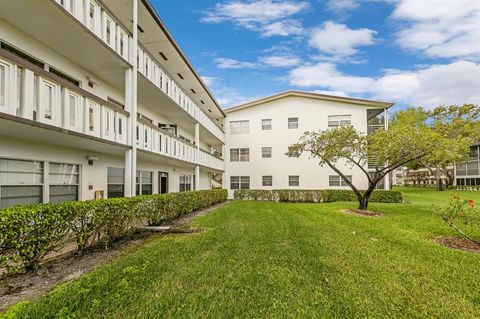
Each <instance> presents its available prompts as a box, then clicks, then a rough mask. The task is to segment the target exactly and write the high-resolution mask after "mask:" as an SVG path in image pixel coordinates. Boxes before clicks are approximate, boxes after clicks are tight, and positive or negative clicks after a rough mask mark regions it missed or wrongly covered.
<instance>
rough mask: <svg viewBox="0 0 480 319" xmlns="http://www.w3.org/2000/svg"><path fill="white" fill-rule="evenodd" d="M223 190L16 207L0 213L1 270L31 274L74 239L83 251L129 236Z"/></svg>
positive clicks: (211, 200) (222, 196)
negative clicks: (47, 258)
mask: <svg viewBox="0 0 480 319" xmlns="http://www.w3.org/2000/svg"><path fill="white" fill-rule="evenodd" d="M226 199H227V191H226V190H223V189H213V190H202V191H192V192H182V193H169V194H161V195H144V196H136V197H133V198H112V199H104V200H90V201H77V202H65V203H61V204H40V205H29V206H15V207H11V208H7V209H3V210H0V268H3V269H6V270H7V272H10V273H12V272H18V271H20V270H22V269H27V270H31V269H34V268H36V267H37V265H38V263H39V261H40V260H41V259H42V258H43V257H44V256H45V255H47V254H49V253H51V252H53V251H55V250H57V249H59V248H62V247H63V246H64V245H65V243H66V242H69V241H72V240H74V241H75V242H76V243H77V249H78V251H79V252H81V253H83V252H85V250H86V249H88V248H89V247H92V246H95V245H105V247H107V246H108V245H109V244H111V243H112V242H114V241H116V240H118V239H119V238H121V237H123V236H126V235H128V234H130V233H131V232H133V230H134V228H135V226H138V225H142V224H146V223H148V224H151V225H160V224H164V223H166V222H168V221H171V220H172V219H174V218H176V217H178V216H181V215H183V214H187V213H190V212H193V211H195V210H198V209H201V208H205V207H207V206H210V205H212V204H215V203H218V202H222V201H225V200H226Z"/></svg>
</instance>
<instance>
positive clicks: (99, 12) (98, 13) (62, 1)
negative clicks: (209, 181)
mask: <svg viewBox="0 0 480 319" xmlns="http://www.w3.org/2000/svg"><path fill="white" fill-rule="evenodd" d="M55 1H56V2H57V3H58V4H59V5H61V6H62V7H63V8H64V9H65V11H66V12H68V13H69V14H71V15H72V16H73V17H74V18H75V19H77V20H78V21H80V22H81V23H82V24H83V25H84V26H85V27H87V28H88V29H89V30H90V31H91V32H93V33H94V34H95V35H96V36H97V37H98V38H99V39H101V40H102V41H103V42H104V43H105V44H107V45H108V46H109V47H110V48H112V49H113V50H114V51H115V52H117V53H118V54H119V55H120V56H121V57H122V58H123V59H125V60H126V61H128V62H130V63H132V62H133V61H131V59H130V57H129V52H130V50H129V48H130V47H131V43H132V37H131V36H130V34H129V33H128V32H127V31H126V28H125V27H124V26H123V25H122V24H121V23H120V22H118V21H117V20H116V19H115V18H114V16H113V14H112V13H111V12H110V11H109V10H108V9H107V8H104V7H103V6H101V5H100V4H99V3H98V2H96V1H95V0H55ZM138 71H139V72H140V73H141V74H143V75H144V76H145V77H146V78H147V79H149V80H150V81H151V82H152V83H154V84H155V85H156V86H157V87H158V88H159V89H160V90H162V91H163V92H164V93H165V94H166V95H168V96H169V97H170V98H171V99H172V100H173V101H175V103H176V104H178V105H179V106H180V107H181V108H183V109H184V110H185V111H187V113H188V114H190V115H191V116H192V117H193V118H194V119H195V120H196V121H197V122H199V123H200V124H201V125H202V126H203V127H205V128H206V129H207V130H208V131H209V132H211V133H212V134H213V135H214V136H215V137H217V138H218V139H219V140H220V141H222V142H224V138H225V137H224V133H223V131H222V130H221V129H220V128H219V127H218V126H217V125H216V124H215V123H214V122H213V120H212V119H211V118H210V117H209V116H207V115H206V114H205V113H204V111H203V110H202V109H201V108H200V107H199V106H198V105H196V104H195V103H194V102H193V101H192V100H191V99H190V98H189V97H188V95H187V94H185V93H184V92H183V91H182V89H181V88H180V87H179V86H178V85H177V84H176V83H175V81H174V80H172V79H171V78H170V77H169V76H168V75H167V73H166V72H165V71H164V70H163V69H162V67H161V66H160V65H158V63H156V62H155V60H154V59H153V58H152V57H151V56H150V54H148V53H147V52H146V51H145V50H143V49H142V48H139V49H138Z"/></svg>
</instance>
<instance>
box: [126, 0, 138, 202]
mask: <svg viewBox="0 0 480 319" xmlns="http://www.w3.org/2000/svg"><path fill="white" fill-rule="evenodd" d="M132 21H133V22H132V30H133V39H132V42H131V45H130V56H131V57H132V59H131V63H132V67H131V68H129V69H127V70H126V71H125V108H126V110H127V111H128V112H129V113H130V117H129V118H128V120H127V123H128V124H127V126H128V130H127V144H128V145H129V146H130V149H129V150H126V151H125V196H126V197H132V196H135V189H136V174H137V143H136V131H137V58H136V57H137V46H138V33H137V24H138V0H133V7H132Z"/></svg>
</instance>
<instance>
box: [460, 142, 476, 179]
mask: <svg viewBox="0 0 480 319" xmlns="http://www.w3.org/2000/svg"><path fill="white" fill-rule="evenodd" d="M454 169H455V180H454V185H457V186H480V143H478V144H475V145H472V146H471V147H470V154H469V159H468V161H466V162H460V163H456V164H455V165H454Z"/></svg>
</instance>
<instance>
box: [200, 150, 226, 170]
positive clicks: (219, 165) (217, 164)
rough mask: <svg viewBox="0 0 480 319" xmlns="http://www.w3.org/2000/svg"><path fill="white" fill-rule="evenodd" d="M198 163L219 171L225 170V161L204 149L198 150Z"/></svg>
mask: <svg viewBox="0 0 480 319" xmlns="http://www.w3.org/2000/svg"><path fill="white" fill-rule="evenodd" d="M198 164H199V165H202V166H206V167H211V168H214V169H216V170H219V171H224V170H225V162H224V161H223V160H222V159H220V158H218V157H216V156H214V155H213V154H210V153H208V152H206V151H204V150H199V152H198Z"/></svg>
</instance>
